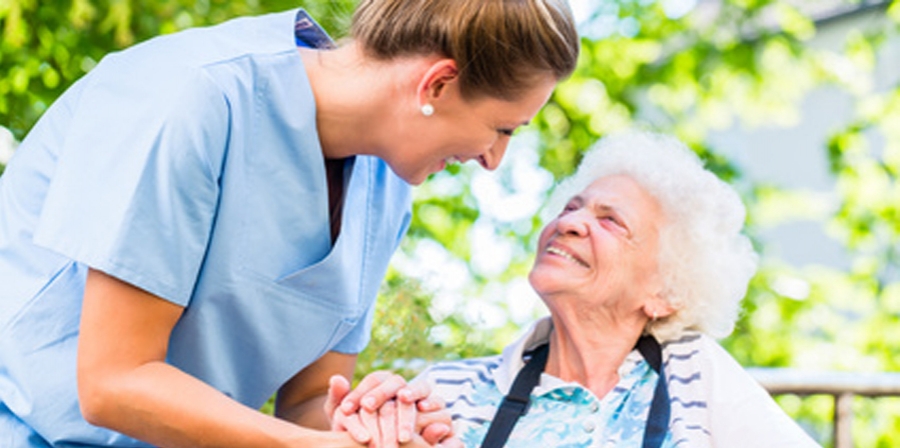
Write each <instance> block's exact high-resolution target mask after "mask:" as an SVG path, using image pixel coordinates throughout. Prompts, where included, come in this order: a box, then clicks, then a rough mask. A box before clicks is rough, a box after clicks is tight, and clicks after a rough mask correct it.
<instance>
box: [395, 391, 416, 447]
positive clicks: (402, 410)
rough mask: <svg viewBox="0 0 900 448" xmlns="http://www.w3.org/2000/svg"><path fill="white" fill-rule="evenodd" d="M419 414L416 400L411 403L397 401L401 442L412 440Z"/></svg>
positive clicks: (399, 439) (398, 428) (398, 433)
mask: <svg viewBox="0 0 900 448" xmlns="http://www.w3.org/2000/svg"><path fill="white" fill-rule="evenodd" d="M401 392H402V391H401ZM417 414H418V412H416V403H415V402H414V401H413V402H411V403H405V402H403V401H399V400H398V401H397V418H396V420H397V441H399V442H400V443H406V442H409V441H410V440H412V437H413V431H415V429H416V417H417Z"/></svg>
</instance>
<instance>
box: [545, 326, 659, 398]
mask: <svg viewBox="0 0 900 448" xmlns="http://www.w3.org/2000/svg"><path fill="white" fill-rule="evenodd" d="M642 331H643V326H642V325H640V326H638V325H635V324H625V323H621V322H614V323H611V324H610V323H608V322H607V323H604V324H602V325H601V324H599V323H598V322H595V321H590V320H585V319H565V318H563V317H560V316H558V315H554V316H553V331H552V332H551V333H550V355H549V357H548V359H547V367H546V369H545V372H546V373H548V374H550V375H553V376H556V377H558V378H560V379H562V380H563V381H570V382H577V383H579V384H581V385H583V386H585V387H587V388H588V389H589V390H590V391H591V392H593V393H594V395H596V396H597V397H598V398H602V397H603V396H605V395H606V394H607V393H608V392H609V391H610V390H612V389H613V388H614V387H615V386H616V384H617V383H618V382H619V367H620V366H621V365H622V363H623V362H624V361H625V358H626V357H627V356H628V354H629V353H630V352H631V351H632V350H633V349H634V345H635V343H636V341H637V340H638V338H639V337H640V336H641V332H642Z"/></svg>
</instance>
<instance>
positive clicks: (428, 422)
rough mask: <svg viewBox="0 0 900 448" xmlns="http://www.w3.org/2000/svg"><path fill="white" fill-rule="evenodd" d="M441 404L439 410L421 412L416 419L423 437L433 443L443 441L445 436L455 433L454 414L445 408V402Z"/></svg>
mask: <svg viewBox="0 0 900 448" xmlns="http://www.w3.org/2000/svg"><path fill="white" fill-rule="evenodd" d="M439 406H440V408H441V409H439V410H437V411H431V412H420V413H419V415H418V418H417V419H416V427H417V428H421V429H420V430H419V432H420V433H421V434H422V438H423V439H425V441H427V442H428V443H430V444H432V445H434V444H437V443H438V442H441V443H443V441H444V439H445V438H447V437H450V436H452V435H453V416H452V415H451V414H450V411H448V410H446V409H444V408H443V403H440V404H439Z"/></svg>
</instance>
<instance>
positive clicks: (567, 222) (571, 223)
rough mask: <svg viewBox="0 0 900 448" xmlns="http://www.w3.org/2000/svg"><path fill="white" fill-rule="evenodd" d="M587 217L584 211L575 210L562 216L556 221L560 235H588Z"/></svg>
mask: <svg viewBox="0 0 900 448" xmlns="http://www.w3.org/2000/svg"><path fill="white" fill-rule="evenodd" d="M587 215H588V213H586V212H585V210H584V209H578V210H573V211H571V212H569V213H566V214H564V215H562V216H560V217H559V219H557V221H556V227H557V229H559V232H560V233H568V234H574V235H587V233H588V225H587V219H588V216H587Z"/></svg>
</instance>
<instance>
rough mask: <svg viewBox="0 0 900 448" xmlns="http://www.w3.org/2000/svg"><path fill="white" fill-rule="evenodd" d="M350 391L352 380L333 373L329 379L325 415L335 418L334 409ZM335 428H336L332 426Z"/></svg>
mask: <svg viewBox="0 0 900 448" xmlns="http://www.w3.org/2000/svg"><path fill="white" fill-rule="evenodd" d="M349 392H350V381H347V378H344V377H343V376H341V375H333V376H332V377H331V378H330V379H329V380H328V396H327V398H326V399H325V415H327V416H328V418H329V419H333V416H334V411H335V410H337V407H338V406H339V405H340V403H341V400H343V399H344V397H345V396H346V395H347V393H349ZM332 429H334V428H332Z"/></svg>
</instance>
